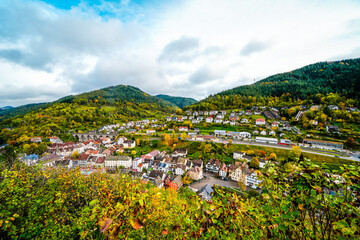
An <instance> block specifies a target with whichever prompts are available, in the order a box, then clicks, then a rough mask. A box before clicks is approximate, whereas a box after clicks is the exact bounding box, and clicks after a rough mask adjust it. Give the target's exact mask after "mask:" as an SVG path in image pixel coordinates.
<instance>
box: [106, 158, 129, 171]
mask: <svg viewBox="0 0 360 240" xmlns="http://www.w3.org/2000/svg"><path fill="white" fill-rule="evenodd" d="M120 166H123V167H124V168H131V167H132V159H131V157H129V156H107V157H106V158H105V167H106V168H116V167H120Z"/></svg>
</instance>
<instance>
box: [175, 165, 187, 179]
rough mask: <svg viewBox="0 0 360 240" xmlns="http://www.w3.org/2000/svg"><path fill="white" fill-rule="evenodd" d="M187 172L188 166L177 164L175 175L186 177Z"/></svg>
mask: <svg viewBox="0 0 360 240" xmlns="http://www.w3.org/2000/svg"><path fill="white" fill-rule="evenodd" d="M185 172H186V165H184V164H177V165H176V166H175V174H176V175H181V176H182V175H184V173H185Z"/></svg>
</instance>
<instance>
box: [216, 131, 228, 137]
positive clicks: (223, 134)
mask: <svg viewBox="0 0 360 240" xmlns="http://www.w3.org/2000/svg"><path fill="white" fill-rule="evenodd" d="M214 135H215V136H226V131H225V130H214Z"/></svg>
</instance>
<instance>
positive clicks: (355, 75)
mask: <svg viewBox="0 0 360 240" xmlns="http://www.w3.org/2000/svg"><path fill="white" fill-rule="evenodd" d="M330 93H336V94H338V95H340V96H343V97H345V98H347V99H350V98H352V99H357V100H359V99H360V58H357V59H349V60H342V61H334V62H320V63H315V64H311V65H308V66H305V67H302V68H300V69H297V70H294V71H290V72H286V73H281V74H276V75H273V76H270V77H268V78H265V79H263V80H261V81H258V82H256V83H254V84H251V85H245V86H239V87H236V88H233V89H230V90H226V91H223V92H220V93H218V94H216V95H213V96H209V97H208V98H206V99H204V100H202V101H200V102H198V103H196V104H195V105H192V106H191V107H189V108H201V107H202V108H204V107H205V108H209V106H208V103H212V104H213V105H214V104H215V105H221V104H220V103H219V102H221V101H224V99H234V98H236V97H237V98H239V97H240V98H241V97H245V96H246V97H248V96H252V97H258V98H264V97H265V98H270V97H281V96H284V95H288V96H290V97H291V98H292V99H302V100H304V99H310V98H314V96H315V95H316V94H322V95H328V94H330ZM216 102H218V103H216ZM224 105H225V107H226V106H229V105H231V103H230V104H229V103H224ZM211 107H212V106H210V108H211Z"/></svg>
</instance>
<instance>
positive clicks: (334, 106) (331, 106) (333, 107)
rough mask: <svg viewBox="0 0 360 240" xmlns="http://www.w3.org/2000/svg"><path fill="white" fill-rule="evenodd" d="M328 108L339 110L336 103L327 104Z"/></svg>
mask: <svg viewBox="0 0 360 240" xmlns="http://www.w3.org/2000/svg"><path fill="white" fill-rule="evenodd" d="M328 108H329V109H330V110H331V111H336V110H339V107H338V106H336V105H329V106H328Z"/></svg>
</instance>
